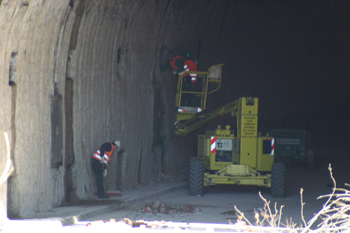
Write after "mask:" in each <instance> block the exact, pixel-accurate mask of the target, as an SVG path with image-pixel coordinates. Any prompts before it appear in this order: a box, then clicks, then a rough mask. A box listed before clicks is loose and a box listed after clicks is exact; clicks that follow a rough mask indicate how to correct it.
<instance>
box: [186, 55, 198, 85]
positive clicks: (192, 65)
mask: <svg viewBox="0 0 350 233" xmlns="http://www.w3.org/2000/svg"><path fill="white" fill-rule="evenodd" d="M184 70H185V71H197V64H196V63H194V62H193V61H191V60H186V61H185V65H184ZM187 75H188V74H184V77H186V76H187ZM190 76H191V83H196V81H197V74H190Z"/></svg>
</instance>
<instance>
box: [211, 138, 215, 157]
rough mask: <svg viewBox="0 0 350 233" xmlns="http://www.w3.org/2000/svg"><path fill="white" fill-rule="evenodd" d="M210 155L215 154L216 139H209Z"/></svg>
mask: <svg viewBox="0 0 350 233" xmlns="http://www.w3.org/2000/svg"><path fill="white" fill-rule="evenodd" d="M210 140H211V142H210V153H215V152H216V137H211V138H210Z"/></svg>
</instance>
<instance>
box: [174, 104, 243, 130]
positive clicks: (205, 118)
mask: <svg viewBox="0 0 350 233" xmlns="http://www.w3.org/2000/svg"><path fill="white" fill-rule="evenodd" d="M239 104H240V99H237V100H234V101H232V102H231V103H229V104H226V105H225V106H223V107H221V108H219V109H217V110H215V111H213V112H210V111H209V110H204V111H202V112H199V113H196V114H195V115H193V117H191V118H190V119H188V120H187V121H183V122H180V123H179V124H178V125H177V126H176V128H175V131H174V133H175V134H176V135H181V136H186V135H188V134H190V133H192V132H193V131H195V130H197V129H199V128H201V127H202V126H204V125H207V124H209V123H211V122H213V121H215V120H217V119H219V118H221V117H224V116H226V115H228V114H229V113H231V115H232V116H236V115H237V111H238V109H239Z"/></svg>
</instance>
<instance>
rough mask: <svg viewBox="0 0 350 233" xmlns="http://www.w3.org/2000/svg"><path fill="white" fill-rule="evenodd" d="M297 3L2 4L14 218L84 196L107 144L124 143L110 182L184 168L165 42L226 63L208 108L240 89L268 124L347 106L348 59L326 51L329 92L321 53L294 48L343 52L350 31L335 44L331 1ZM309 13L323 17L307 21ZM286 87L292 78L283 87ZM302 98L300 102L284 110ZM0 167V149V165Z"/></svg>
mask: <svg viewBox="0 0 350 233" xmlns="http://www.w3.org/2000/svg"><path fill="white" fill-rule="evenodd" d="M301 3H302V1H299V2H298V1H297V3H296V4H291V2H289V3H288V2H285V3H279V4H275V3H274V1H270V2H269V1H265V2H261V1H231V0H223V1H216V0H201V1H195V0H192V1H175V0H168V1H159V0H158V1H157V0H144V1H122V0H116V1H110V0H60V1H54V0H0V41H1V43H0V58H1V61H2V62H0V80H1V85H0V103H1V105H2V106H3V107H2V108H1V111H0V127H1V128H0V133H1V134H3V132H9V135H10V141H11V148H10V149H11V156H12V159H13V162H14V165H15V168H16V171H15V174H14V175H13V176H12V177H11V178H10V179H9V181H8V186H6V185H1V190H0V191H1V200H2V203H3V205H4V206H5V208H6V206H7V208H8V213H9V215H10V216H11V217H23V216H29V215H31V214H32V213H34V212H41V211H45V210H48V209H50V208H52V207H55V206H59V205H61V204H62V203H65V202H66V201H78V200H81V199H86V198H87V197H88V196H87V193H86V192H85V187H87V188H88V187H89V179H88V176H87V172H86V168H87V166H86V161H85V160H84V158H87V157H88V156H89V155H91V153H93V152H94V150H96V149H97V148H98V147H99V146H100V145H101V143H103V142H105V141H111V140H114V139H120V140H121V142H122V144H123V146H124V147H125V148H126V149H127V151H126V152H125V153H123V154H122V155H119V156H116V155H115V158H114V159H113V160H112V164H111V166H110V168H109V171H108V173H109V174H108V177H107V182H106V183H107V186H108V188H109V189H115V188H119V189H133V188H136V187H137V185H138V184H141V185H142V184H145V183H148V182H151V181H152V180H159V179H161V177H162V173H163V174H167V175H170V176H173V177H175V178H177V177H181V176H182V175H186V172H187V171H186V170H187V160H188V157H189V156H190V155H191V154H192V140H193V139H195V136H193V135H192V136H189V137H185V138H183V137H177V136H174V135H173V134H172V129H173V125H174V113H175V112H174V111H175V109H174V101H175V89H176V88H175V87H176V78H175V77H174V76H172V74H171V72H160V69H159V62H160V59H161V49H162V47H163V46H167V47H168V48H170V49H171V50H173V51H174V52H175V53H181V52H182V51H183V50H184V49H189V50H191V51H192V53H193V55H194V59H195V60H198V61H199V63H198V67H199V70H207V69H208V68H209V67H210V66H211V65H213V64H218V63H226V65H225V66H224V70H223V88H222V90H221V91H219V92H218V93H216V95H215V96H213V100H214V101H213V102H211V107H212V108H213V109H215V108H217V107H218V105H217V103H219V105H220V106H222V105H223V104H225V103H228V102H230V101H232V100H234V99H236V98H238V97H240V96H242V95H253V96H257V97H259V98H260V101H259V103H260V106H259V114H260V113H262V114H261V116H262V117H263V118H264V119H265V120H268V119H278V118H281V117H284V116H288V114H291V113H292V114H296V113H302V112H303V111H306V110H310V109H312V110H317V108H321V107H319V106H321V103H322V102H327V103H330V102H332V103H333V104H334V105H336V106H343V105H344V100H346V98H344V97H348V94H347V90H348V87H349V82H348V81H346V80H345V78H344V77H346V74H349V70H348V69H345V68H343V69H344V70H339V69H341V68H340V67H345V66H342V64H343V63H344V62H345V63H346V61H345V60H344V62H342V61H341V59H339V60H337V57H336V56H334V55H333V56H332V59H333V60H336V61H337V62H338V63H337V64H338V65H339V67H338V68H339V69H337V70H338V71H337V73H336V75H337V76H336V77H337V78H338V77H340V78H342V79H344V80H340V82H343V85H342V86H337V87H335V84H334V82H332V81H331V79H329V77H328V76H330V75H327V71H329V70H331V69H330V68H328V67H327V66H326V65H325V64H327V61H328V60H327V59H324V60H323V61H322V62H320V61H319V60H318V58H316V57H317V56H320V55H321V53H320V54H317V53H315V54H314V55H313V56H311V55H308V56H306V57H305V56H304V55H305V54H303V53H304V52H300V51H308V50H307V48H308V47H309V46H311V45H313V46H323V43H324V42H325V41H326V42H327V43H329V42H337V43H333V44H332V46H328V47H327V46H324V49H325V50H327V49H328V50H327V51H328V54H330V55H332V54H333V53H334V54H335V53H336V52H337V53H345V51H348V45H347V44H348V43H347V41H348V37H349V35H348V34H346V36H345V37H343V38H344V39H343V40H342V41H337V40H336V39H335V37H333V34H327V36H324V35H323V31H325V30H326V29H327V28H332V30H333V32H336V33H339V32H340V31H341V30H342V29H343V28H342V26H340V25H341V24H326V23H325V22H323V21H322V20H323V19H324V18H326V19H327V17H328V18H329V17H332V16H333V15H332V14H328V15H326V16H325V15H324V12H327V11H328V9H329V8H327V6H326V5H324V6H321V5H317V7H313V4H312V3H305V4H304V5H300V4H301ZM346 6H348V5H347V4H346V3H343V5H341V4H338V5H337V6H336V7H334V6H333V7H334V9H341V8H344V7H345V9H348V7H346ZM300 7H303V9H306V10H304V11H302V12H301V11H300V9H301V8H300ZM334 12H338V11H336V10H334ZM334 12H333V13H334ZM311 13H312V14H311ZM334 14H336V13H334ZM295 15H297V16H298V17H294V16H295ZM309 15H312V17H316V18H317V19H319V20H320V21H321V23H320V24H319V25H318V24H314V25H313V24H312V23H311V22H312V21H311V20H310V18H308V17H309ZM290 16H291V17H290ZM288 17H290V18H288ZM338 17H339V20H342V19H343V18H345V14H343V15H340V16H338ZM342 17H343V18H342ZM276 19H279V20H276ZM305 19H307V20H305ZM326 19H324V20H325V21H326ZM294 22H297V24H296V26H295V25H294ZM305 22H307V23H305ZM285 25H287V27H285ZM309 26H310V27H311V28H312V29H313V30H309V29H308V27H309ZM345 26H346V24H345ZM321 29H322V30H323V31H322V30H321ZM300 31H302V32H303V33H305V32H307V33H308V32H310V34H312V33H316V35H317V36H319V37H317V38H314V40H313V41H312V42H313V43H312V44H310V43H309V42H306V41H307V40H306V39H304V38H300V37H298V36H297V35H296V33H297V32H300ZM317 33H319V34H317ZM336 33H335V34H336ZM286 34H287V35H288V36H286ZM344 35H345V33H344ZM256 38H259V39H256ZM346 38H347V39H346ZM330 44H331V43H330ZM330 44H328V45H330ZM314 48H315V47H314ZM297 49H298V51H299V54H298V53H294V52H295V51H296V50H297ZM281 57H282V58H285V59H286V62H285V63H283V62H282V59H281ZM299 57H304V60H303V59H302V60H300V59H299ZM310 60H311V61H312V63H311V64H310V63H307V61H310ZM295 61H297V62H295ZM292 62H294V63H292ZM289 64H290V66H289ZM316 65H318V66H319V67H322V68H321V69H320V70H318V69H317V68H315V67H316ZM308 66H312V67H313V69H310V70H308ZM328 69H329V70H328ZM305 70H307V72H305ZM310 76H312V77H322V78H320V80H321V81H322V82H324V83H326V84H327V83H328V82H329V84H330V85H328V87H329V88H331V89H335V90H336V92H334V93H333V94H332V95H331V97H332V98H327V97H330V95H328V96H325V95H322V94H320V93H322V91H323V92H324V91H325V89H324V87H318V86H316V85H314V83H313V81H312V79H309V77H310ZM281 77H285V79H283V81H281V82H280V79H281ZM281 83H287V85H286V86H285V87H284V88H280V84H281ZM300 86H302V89H300V88H299V87H300ZM325 86H327V85H325ZM286 87H287V88H286ZM291 87H292V88H291ZM293 89H294V90H293ZM318 89H320V92H318V94H317V95H315V92H314V91H315V90H318ZM295 90H297V95H295ZM276 95H277V96H278V98H276ZM159 96H160V97H159ZM334 98H336V99H338V100H339V99H340V100H341V101H332V100H334ZM305 100H306V101H305ZM297 101H303V104H302V105H301V104H299V105H297V104H294V105H291V103H294V102H297ZM287 103H288V104H287ZM345 104H347V103H345ZM347 106H348V104H347ZM52 111H53V112H54V113H56V112H57V113H58V114H53V115H52V114H51V112H52ZM57 127H58V128H57ZM57 129H61V131H57V132H56V133H58V136H57V134H55V130H57ZM0 137H1V138H0V153H1V155H4V154H6V147H5V141H4V140H3V135H0ZM60 139H61V140H60ZM52 151H54V152H55V156H56V155H57V156H56V157H54V159H52V158H51V154H52ZM60 156H61V157H60ZM5 162H6V161H5V158H4V156H0V169H3V167H4V166H5ZM53 162H54V164H52V163H53ZM60 162H62V165H60ZM1 171H2V170H1ZM7 199H8V200H7Z"/></svg>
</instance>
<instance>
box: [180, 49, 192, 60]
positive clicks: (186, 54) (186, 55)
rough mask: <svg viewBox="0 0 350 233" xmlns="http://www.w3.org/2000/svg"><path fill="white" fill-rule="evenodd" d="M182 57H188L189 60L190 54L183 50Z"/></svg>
mask: <svg viewBox="0 0 350 233" xmlns="http://www.w3.org/2000/svg"><path fill="white" fill-rule="evenodd" d="M182 56H183V57H188V58H191V57H192V53H191V52H190V51H188V50H185V51H184V52H183V54H182Z"/></svg>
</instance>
